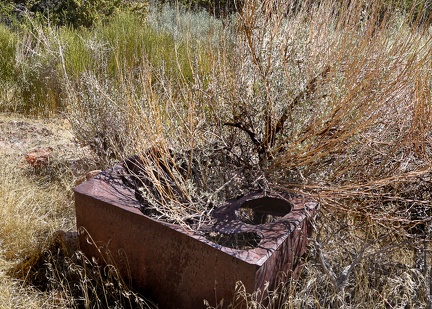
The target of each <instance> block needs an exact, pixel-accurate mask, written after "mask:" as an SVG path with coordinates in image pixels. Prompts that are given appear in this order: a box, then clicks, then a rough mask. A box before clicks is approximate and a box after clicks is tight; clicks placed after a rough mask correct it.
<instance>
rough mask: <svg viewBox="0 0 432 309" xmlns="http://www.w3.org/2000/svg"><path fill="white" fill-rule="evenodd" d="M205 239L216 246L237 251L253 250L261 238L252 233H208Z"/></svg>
mask: <svg viewBox="0 0 432 309" xmlns="http://www.w3.org/2000/svg"><path fill="white" fill-rule="evenodd" d="M205 237H206V238H207V239H208V240H210V241H212V242H214V243H216V244H218V245H221V246H224V247H228V248H232V249H238V250H250V249H254V248H256V247H258V244H259V242H260V241H261V237H260V236H259V235H258V234H257V233H254V232H243V233H233V234H226V233H219V232H210V233H206V234H205Z"/></svg>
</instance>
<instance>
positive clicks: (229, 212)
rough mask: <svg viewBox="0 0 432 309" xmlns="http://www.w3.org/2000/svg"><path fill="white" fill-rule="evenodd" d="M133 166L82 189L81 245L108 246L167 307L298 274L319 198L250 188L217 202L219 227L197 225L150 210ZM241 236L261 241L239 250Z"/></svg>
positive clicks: (97, 253)
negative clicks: (143, 205) (134, 184)
mask: <svg viewBox="0 0 432 309" xmlns="http://www.w3.org/2000/svg"><path fill="white" fill-rule="evenodd" d="M126 173H127V170H126V169H125V167H124V165H123V164H117V165H116V166H114V167H113V168H111V169H109V170H107V171H105V172H102V173H101V174H99V175H98V176H96V177H95V178H93V179H90V180H89V181H87V182H85V183H82V184H81V185H79V186H77V187H76V188H75V206H76V219H77V226H78V229H79V230H81V231H85V232H81V233H80V248H81V250H82V251H83V252H84V253H85V254H86V255H87V256H94V257H96V258H101V255H106V254H108V253H107V251H106V250H105V248H107V249H108V250H109V254H108V255H109V261H110V262H111V263H114V264H115V265H116V266H117V268H118V269H119V270H120V272H121V274H122V275H123V277H124V278H125V279H126V280H130V281H129V282H131V283H132V286H133V287H134V288H136V289H138V290H140V291H142V292H144V293H149V294H150V295H151V297H152V298H153V299H154V300H155V301H156V302H157V303H158V304H159V306H160V308H204V302H203V300H204V299H206V300H208V301H209V303H210V304H216V303H218V302H219V301H220V300H222V299H224V304H225V305H227V304H228V303H229V302H230V301H232V299H233V294H234V289H235V284H236V282H237V281H242V282H243V284H244V286H245V287H246V290H247V291H248V292H252V291H254V290H257V289H263V287H264V284H265V283H266V282H269V283H270V288H271V287H272V286H274V284H275V283H276V282H277V281H278V280H286V279H287V278H289V277H293V276H294V277H295V276H297V275H298V271H299V268H300V267H299V266H300V265H301V261H300V260H301V257H302V256H303V254H304V253H305V250H306V246H307V243H308V237H309V236H310V234H311V231H312V229H311V225H310V221H309V219H308V218H309V215H310V214H313V213H314V212H315V211H316V209H317V207H318V204H317V203H316V202H315V201H313V200H310V199H306V198H304V197H302V196H296V195H293V194H288V193H266V192H251V193H250V194H247V195H245V196H243V197H241V198H239V199H235V200H231V201H227V202H226V204H225V205H222V206H221V207H219V208H217V209H216V210H215V211H214V213H213V216H214V218H215V221H216V223H215V224H214V226H211V227H204V228H203V230H202V231H197V232H194V231H191V230H190V229H186V228H184V227H182V226H179V225H175V224H170V223H166V222H162V221H158V220H155V219H154V218H151V217H148V216H146V215H144V214H143V213H142V212H141V211H140V210H139V208H140V201H139V200H138V199H137V198H136V195H135V192H134V189H133V188H131V187H130V186H127V185H125V184H124V183H123V181H122V177H123V176H124V175H125V174H126ZM242 235H246V236H248V237H246V238H248V239H249V238H251V237H250V236H251V235H252V236H255V238H254V237H252V238H254V239H253V240H254V241H252V243H251V244H248V245H246V246H243V247H241V248H240V249H239V248H238V247H235V246H232V243H233V242H232V241H231V242H230V243H228V242H226V240H227V239H235V240H236V241H238V240H239V239H240V238H241V236H242ZM233 236H234V237H233ZM224 241H225V242H224ZM102 247H103V248H104V249H102V250H101V249H100V248H102ZM101 260H102V259H101ZM104 260H106V257H104Z"/></svg>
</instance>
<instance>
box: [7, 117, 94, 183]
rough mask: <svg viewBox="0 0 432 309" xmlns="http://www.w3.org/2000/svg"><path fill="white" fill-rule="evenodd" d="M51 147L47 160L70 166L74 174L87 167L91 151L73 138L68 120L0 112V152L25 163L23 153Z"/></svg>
mask: <svg viewBox="0 0 432 309" xmlns="http://www.w3.org/2000/svg"><path fill="white" fill-rule="evenodd" d="M47 147H50V148H52V153H51V157H50V160H52V161H55V162H61V163H62V164H66V165H67V166H69V167H70V169H71V171H72V172H73V173H74V174H75V175H76V176H77V177H80V175H83V174H85V173H86V172H88V171H89V170H91V169H92V168H91V164H90V163H88V162H90V161H91V160H90V157H91V152H90V150H89V149H88V148H87V147H81V146H80V145H79V144H78V143H77V142H76V140H75V138H74V135H73V133H72V131H71V127H70V124H69V122H68V121H67V120H66V119H61V118H48V119H46V118H45V119H38V118H30V117H25V116H23V115H21V114H15V113H0V155H1V156H2V157H3V158H5V157H7V159H9V160H11V161H15V162H16V161H19V162H21V163H22V165H23V166H26V165H28V163H27V162H26V160H25V155H26V154H28V153H30V152H32V151H35V150H37V149H41V148H47Z"/></svg>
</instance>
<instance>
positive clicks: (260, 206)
mask: <svg viewBox="0 0 432 309" xmlns="http://www.w3.org/2000/svg"><path fill="white" fill-rule="evenodd" d="M291 208H292V205H291V203H290V202H288V201H287V200H285V199H282V198H275V197H269V196H265V197H261V198H258V199H252V200H249V201H246V202H244V203H243V204H242V205H241V207H240V208H239V209H238V210H237V211H236V215H237V217H238V218H239V219H240V221H242V222H244V223H247V224H253V225H258V224H265V223H270V222H274V221H277V220H278V219H280V218H281V217H283V216H285V215H287V214H288V213H289V212H290V211H291Z"/></svg>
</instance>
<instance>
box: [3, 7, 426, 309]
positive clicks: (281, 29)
mask: <svg viewBox="0 0 432 309" xmlns="http://www.w3.org/2000/svg"><path fill="white" fill-rule="evenodd" d="M101 2H105V1H101ZM147 9H148V10H147V11H146V12H147V13H146V15H145V16H143V15H142V14H141V15H136V14H135V13H133V12H132V11H131V10H126V11H120V12H118V13H116V14H113V16H111V19H110V20H109V21H106V22H104V23H95V24H94V25H92V27H90V28H79V27H78V28H66V27H55V26H53V25H51V24H50V23H49V22H48V21H49V19H46V21H47V22H46V23H41V20H40V19H39V20H36V19H34V18H33V17H32V16H30V15H23V17H22V18H25V20H26V22H25V23H26V27H15V26H13V27H12V26H10V25H9V26H7V25H0V42H1V44H0V64H1V66H0V78H1V81H2V83H0V110H1V111H2V112H6V111H15V112H21V113H25V114H27V115H33V116H35V115H37V116H44V117H48V116H52V115H56V114H57V115H58V114H60V115H61V116H63V117H65V118H67V119H68V121H69V123H70V125H71V129H72V131H73V133H74V136H75V138H76V139H77V141H78V142H79V143H80V145H82V146H86V147H88V148H90V149H91V151H92V152H93V154H95V156H94V157H92V160H93V162H92V164H93V166H98V167H101V168H105V167H107V166H109V165H111V164H112V163H113V162H116V161H118V160H121V159H123V158H126V157H129V156H131V155H132V154H137V153H140V154H141V156H142V157H141V160H142V162H150V163H151V164H152V169H148V170H147V171H146V172H147V173H150V176H151V175H153V178H151V179H152V181H153V183H154V185H153V187H152V188H151V190H147V191H145V190H146V189H145V187H143V188H144V189H142V190H144V191H145V192H144V193H143V194H144V195H145V196H146V197H147V198H148V199H149V200H156V202H154V203H153V205H152V207H154V208H155V209H156V210H157V212H158V213H159V214H163V216H165V217H166V218H165V219H168V220H171V221H173V222H176V223H178V224H185V225H186V226H189V225H188V218H190V216H191V212H192V213H193V214H194V215H196V216H197V217H198V218H200V219H199V220H206V216H208V213H209V209H211V208H212V207H215V206H217V204H218V203H219V202H220V201H221V200H223V199H225V198H229V197H231V196H232V195H233V194H238V193H242V190H244V191H246V190H247V187H246V186H245V185H249V186H252V187H254V188H261V189H269V188H274V189H278V190H289V191H294V192H297V193H303V194H308V195H312V196H313V197H315V198H316V199H317V200H319V201H320V204H321V211H320V213H319V215H318V216H317V217H316V218H315V221H314V227H315V234H314V236H313V239H311V246H310V250H309V255H308V257H307V260H306V262H305V266H304V269H303V272H302V274H301V277H300V278H299V279H298V280H296V281H292V282H290V283H289V284H288V285H287V284H281V285H280V287H279V289H278V290H277V291H275V292H273V293H270V294H269V296H267V301H265V302H263V303H261V299H260V298H261V295H262V294H259V293H255V294H250V292H251V291H244V289H242V286H241V284H239V286H238V293H237V298H236V299H235V300H225V304H226V303H227V302H229V301H233V302H237V303H243V304H247V307H248V308H264V307H268V308H333V307H346V308H371V307H374V308H376V307H383V308H405V307H415V308H429V307H430V306H431V305H432V298H431V295H432V294H431V283H432V278H431V275H432V274H431V271H432V264H431V263H432V261H431V258H430V250H431V249H430V241H431V234H430V233H431V222H430V220H431V203H432V202H431V201H432V196H431V195H432V194H431V192H432V191H431V189H430V187H431V179H432V178H431V173H432V165H431V160H430V157H431V142H432V140H431V138H432V135H431V133H432V132H431V129H430V128H431V127H432V118H431V116H432V114H431V104H432V100H431V97H432V79H431V76H432V71H431V68H432V42H431V37H432V36H431V32H432V29H431V26H430V23H429V21H430V12H431V11H430V3H429V2H428V1H421V2H419V3H417V2H415V3H411V2H410V1H409V3H408V2H407V3H402V2H400V3H397V2H394V3H390V2H389V1H382V2H379V1H378V2H377V1H375V2H364V1H330V0H328V1H327V0H324V1H304V2H302V4H300V3H299V2H298V1H293V2H290V1H259V0H253V1H247V2H244V4H243V6H242V10H241V12H239V13H235V14H233V15H231V16H228V17H226V18H224V19H216V18H214V17H212V16H211V15H209V14H207V13H205V12H199V11H198V12H194V13H192V12H190V11H186V10H184V9H183V8H182V7H178V6H177V7H174V6H169V5H161V6H153V5H150V6H149V7H148V8H147ZM0 142H1V140H0ZM0 145H1V144H0ZM145 149H154V150H156V151H157V153H159V154H162V157H165V158H166V159H165V160H166V162H165V165H164V167H163V168H162V167H161V166H160V165H158V164H155V161H157V160H159V158H160V156H158V157H157V158H155V157H152V156H151V155H149V153H151V152H144V151H143V150H145ZM221 150H223V151H224V152H225V153H227V154H228V157H230V158H235V160H237V161H235V162H241V164H240V163H239V164H237V165H236V167H238V168H239V172H238V173H237V171H236V170H235V169H233V168H232V166H231V165H229V164H225V165H224V164H220V165H218V168H219V169H220V170H217V171H216V170H215V169H214V168H213V169H212V167H210V166H204V165H205V164H204V163H203V162H206V160H208V158H210V157H211V156H212V155H214V154H216V153H217V152H218V151H219V152H220V151H221ZM153 153H154V152H153ZM179 153H181V154H183V156H184V158H185V159H184V160H183V159H182V160H183V161H184V162H183V163H188V162H189V163H193V162H198V163H197V164H203V165H202V166H201V167H200V168H202V167H203V166H204V167H205V168H207V169H206V171H209V172H210V173H208V174H206V175H203V173H202V172H201V174H200V177H201V179H200V181H201V182H203V183H205V184H206V186H204V187H200V190H197V182H196V179H192V177H191V175H193V173H189V172H187V173H181V172H179V171H180V167H179V166H180V165H181V164H180V163H179V162H177V160H178V157H176V156H177V155H178V154H179ZM204 159H205V160H204ZM233 161H234V160H233ZM150 163H149V164H147V165H148V166H150V165H151V164H150ZM50 166H51V167H52V168H53V169H51V170H49V171H45V172H43V171H42V174H41V171H38V172H37V173H36V171H25V170H23V168H22V167H21V166H19V165H18V164H17V163H15V162H14V160H13V159H12V158H11V157H10V156H6V167H5V168H4V169H3V170H2V172H0V203H1V205H0V206H1V209H0V215H1V216H0V217H1V222H2V224H1V227H0V243H1V252H0V266H1V269H0V277H1V278H2V284H0V291H6V292H5V293H2V295H5V296H2V297H3V298H2V299H0V306H1V307H5V308H16V307H22V306H23V304H24V303H25V304H27V303H26V302H27V301H28V302H30V303H31V304H34V305H33V307H38V306H41V304H42V303H43V304H44V307H56V306H57V305H58V303H56V302H58V301H59V299H60V300H61V301H62V303H61V305H59V306H60V307H61V306H63V307H79V306H84V307H94V306H96V307H104V306H114V304H115V299H116V297H118V298H117V299H118V300H119V301H121V305H122V306H125V307H127V306H128V301H129V300H130V299H131V298H122V297H123V296H121V295H125V294H121V293H120V294H116V293H118V290H117V292H116V293H111V294H109V293H110V292H109V291H108V289H104V288H101V287H103V286H104V283H103V282H106V283H107V285H105V286H112V285H114V286H119V285H118V284H119V282H120V283H121V284H122V285H121V288H120V287H119V288H118V289H120V290H121V291H124V292H125V293H126V294H127V295H133V297H135V296H136V297H138V298H135V300H137V302H138V303H140V304H141V305H143V306H147V305H148V306H150V303H148V304H147V303H146V302H145V301H144V299H142V298H140V296H138V294H134V293H133V292H132V291H130V290H129V289H128V288H127V287H126V286H125V285H124V284H123V283H124V282H127V280H126V281H122V280H124V278H119V277H118V276H117V275H116V273H115V271H114V272H113V273H110V274H109V276H108V278H106V277H104V278H102V277H101V278H99V279H97V280H101V281H97V280H96V279H95V277H94V276H93V277H91V278H90V277H86V276H87V275H86V274H85V273H84V272H82V271H78V272H75V273H74V274H73V276H72V275H71V273H67V275H66V276H62V275H59V273H58V272H52V273H51V274H56V275H52V276H51V277H49V278H50V279H51V280H52V281H51V282H50V284H47V286H46V290H44V291H41V290H40V289H39V290H38V289H36V287H35V284H34V282H33V284H32V281H31V278H29V277H31V276H29V277H27V278H24V279H26V280H23V281H17V280H18V279H15V278H14V277H13V276H10V275H6V270H8V269H11V268H14V267H15V266H16V265H17V264H20V263H22V262H23V261H24V262H25V261H28V259H29V257H31V256H32V252H40V250H41V248H42V250H43V248H50V244H49V242H47V241H46V239H47V236H50V235H52V234H53V233H54V231H56V230H58V229H64V230H73V229H74V224H73V222H74V221H73V217H74V214H73V211H71V209H72V207H69V208H65V206H64V205H65V204H67V205H69V204H70V203H71V199H70V188H71V187H72V182H73V180H74V179H73V178H74V177H75V176H68V177H70V178H67V177H66V176H67V175H74V173H73V171H72V167H67V166H68V165H67V164H66V165H64V164H63V165H62V164H58V165H50ZM145 166H146V165H145V164H144V166H143V167H142V168H144V169H145ZM167 166H168V167H169V169H168V174H167V173H166V171H165V170H166V167H167ZM224 166H225V168H230V173H231V174H228V173H225V175H229V177H228V176H227V178H224V179H217V181H214V179H215V178H212V177H214V176H215V175H224V171H223V168H224ZM54 167H55V168H54ZM186 167H189V168H191V167H190V165H188V164H186ZM56 168H57V169H56ZM158 168H159V170H158ZM181 168H182V169H183V167H181ZM162 170H163V172H162ZM185 170H186V171H189V170H188V169H187V168H186V169H185ZM240 170H241V171H240ZM212 172H214V173H213V174H211V173H212ZM26 173H27V174H26ZM65 173H66V174H65ZM158 173H159V174H158ZM233 173H234V174H233ZM240 174H241V175H242V176H241V177H240ZM11 175H14V176H13V177H11ZM47 175H48V176H49V177H48V176H47ZM53 175H56V177H52V176H53ZM161 175H162V177H161ZM210 176H212V177H210ZM218 177H219V176H218ZM220 177H222V176H220ZM248 177H249V178H248ZM216 178H217V177H216ZM51 179H53V180H51ZM67 179H69V181H67ZM207 180H210V181H209V182H208V183H206V181H207ZM167 183H168V184H174V187H175V190H167V186H166V184H167ZM207 184H208V186H207ZM228 186H231V187H232V188H236V189H235V190H234V191H231V192H230V191H229V190H225V189H226V188H227V187H228ZM65 188H66V189H65ZM65 192H66V193H65ZM152 195H153V196H152ZM161 201H164V202H163V203H161ZM173 205H176V207H173ZM178 205H182V207H177V206H178ZM65 209H67V210H65ZM48 238H49V237H48ZM48 252H50V253H49V254H48V255H46V256H45V261H46V263H47V265H50V267H51V268H50V269H51V270H55V269H60V268H61V267H66V266H65V265H69V266H71V267H72V268H73V267H77V269H81V270H82V269H83V268H80V267H81V266H79V265H80V264H79V263H80V262H79V261H78V260H76V257H78V256H79V253H78V255H76V256H75V260H74V259H72V258H70V257H58V258H52V257H53V255H52V254H53V252H51V251H50V250H48ZM30 264H31V263H30ZM20 265H21V264H20ZM34 265H36V266H37V267H41V265H40V264H38V263H36V262H35V263H34ZM72 265H75V266H72ZM83 265H84V264H83ZM85 265H87V266H85V267H89V268H87V269H88V270H89V272H90V273H92V274H93V275H95V276H96V277H97V274H98V271H99V270H100V269H99V268H98V266H97V265H93V263H92V262H89V263H85ZM36 266H34V267H36ZM34 267H33V269H34ZM44 267H46V266H44ZM41 269H44V270H47V269H49V268H43V267H41ZM29 274H33V273H32V272H29ZM69 275H71V276H69ZM68 276H69V277H68ZM3 278H4V280H3ZM73 278H75V279H73ZM21 279H23V278H21ZM68 280H78V282H81V283H82V282H91V283H92V285H86V286H85V285H80V286H81V287H84V288H82V289H81V290H80V291H81V292H82V294H79V293H78V294H74V293H72V290H71V288H70V287H71V286H73V283H68ZM80 280H81V281H80ZM86 280H89V281H86ZM104 280H108V281H104ZM24 281H27V282H28V284H27V285H22V286H21V285H20V284H21V282H24ZM3 282H4V283H3ZM99 282H102V285H100V284H99ZM110 284H112V285H110ZM78 285H79V284H78ZM122 289H124V290H122ZM88 291H92V293H96V295H91V296H89V295H90V294H88V293H87V292H88ZM81 292H80V293H81ZM56 293H62V294H61V295H62V296H61V297H54V296H53V295H55V294H56ZM86 293H87V294H86ZM104 293H108V294H106V295H105V296H106V297H105V296H104V295H103V294H104ZM128 293H129V294H128ZM12 294H16V295H18V296H15V295H14V296H13V297H12V296H11V295H12ZM99 294H101V295H99ZM77 295H81V296H77ZM83 295H84V296H83ZM74 297H82V298H84V300H83V299H79V300H78V299H74ZM106 300H109V301H106ZM135 300H134V301H135ZM141 300H142V301H141ZM208 301H209V307H210V306H211V305H212V306H215V307H217V304H213V303H212V300H208ZM264 303H267V304H266V305H264ZM130 304H131V303H129V305H130ZM134 304H135V305H136V303H134ZM146 304H147V305H146ZM131 306H132V305H131Z"/></svg>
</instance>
